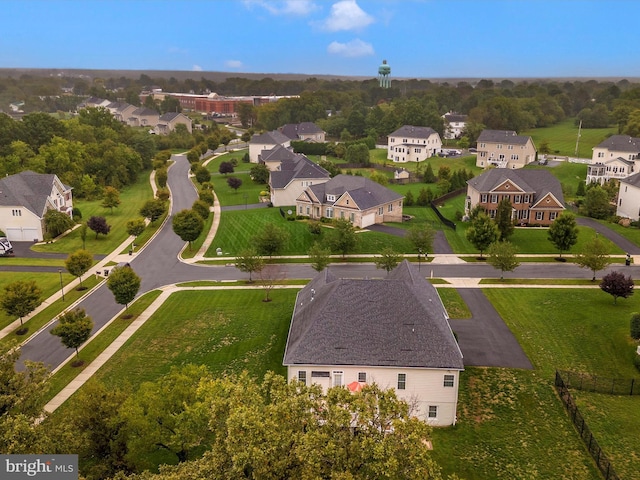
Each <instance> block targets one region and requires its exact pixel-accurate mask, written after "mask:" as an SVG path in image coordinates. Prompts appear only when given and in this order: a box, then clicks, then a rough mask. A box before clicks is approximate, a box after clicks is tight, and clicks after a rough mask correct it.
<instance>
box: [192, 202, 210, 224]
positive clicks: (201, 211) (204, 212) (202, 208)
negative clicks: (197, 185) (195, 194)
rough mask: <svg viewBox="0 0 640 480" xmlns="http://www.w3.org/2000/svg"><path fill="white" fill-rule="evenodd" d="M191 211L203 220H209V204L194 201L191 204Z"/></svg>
mask: <svg viewBox="0 0 640 480" xmlns="http://www.w3.org/2000/svg"><path fill="white" fill-rule="evenodd" d="M191 210H193V211H194V212H196V213H197V214H198V215H200V216H201V217H202V219H203V220H206V219H207V218H209V213H211V212H210V211H209V204H208V203H207V202H204V201H202V200H196V201H195V202H193V205H191Z"/></svg>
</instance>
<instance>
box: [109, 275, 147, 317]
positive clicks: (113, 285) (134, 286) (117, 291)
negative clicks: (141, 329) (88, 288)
mask: <svg viewBox="0 0 640 480" xmlns="http://www.w3.org/2000/svg"><path fill="white" fill-rule="evenodd" d="M140 283H141V280H140V277H139V276H138V275H136V272H134V271H133V269H132V268H131V267H127V266H124V267H117V268H114V269H112V270H111V273H109V277H108V278H107V287H108V288H109V290H111V293H113V296H114V298H115V300H116V303H118V304H120V305H124V308H125V311H126V310H128V309H129V303H130V302H131V301H132V300H133V299H134V298H135V297H136V295H137V294H138V290H140Z"/></svg>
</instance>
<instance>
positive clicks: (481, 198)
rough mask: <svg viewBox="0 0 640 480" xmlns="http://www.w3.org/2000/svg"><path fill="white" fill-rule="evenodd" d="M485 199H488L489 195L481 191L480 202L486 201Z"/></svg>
mask: <svg viewBox="0 0 640 480" xmlns="http://www.w3.org/2000/svg"><path fill="white" fill-rule="evenodd" d="M487 200H489V195H487V194H486V193H483V194H482V195H480V202H481V203H487Z"/></svg>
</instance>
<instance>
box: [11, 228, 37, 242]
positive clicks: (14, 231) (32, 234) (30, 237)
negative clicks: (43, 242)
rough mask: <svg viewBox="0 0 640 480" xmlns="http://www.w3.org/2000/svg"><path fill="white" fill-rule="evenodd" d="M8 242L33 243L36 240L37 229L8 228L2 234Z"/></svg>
mask: <svg viewBox="0 0 640 480" xmlns="http://www.w3.org/2000/svg"><path fill="white" fill-rule="evenodd" d="M4 233H6V234H7V238H8V239H9V241H10V242H33V241H34V240H38V239H39V238H38V229H36V228H26V227H25V228H19V227H18V228H16V227H8V228H7V229H6V231H5V232H4Z"/></svg>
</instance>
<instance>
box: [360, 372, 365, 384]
mask: <svg viewBox="0 0 640 480" xmlns="http://www.w3.org/2000/svg"><path fill="white" fill-rule="evenodd" d="M358 381H359V382H361V383H367V372H358Z"/></svg>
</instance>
